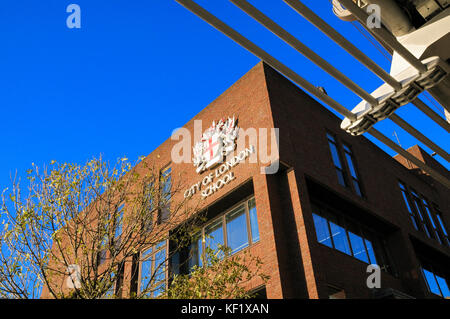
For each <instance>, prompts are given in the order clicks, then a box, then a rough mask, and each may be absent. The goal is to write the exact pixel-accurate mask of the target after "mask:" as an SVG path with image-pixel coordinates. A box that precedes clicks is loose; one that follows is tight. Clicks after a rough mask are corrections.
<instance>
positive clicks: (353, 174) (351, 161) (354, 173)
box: [343, 144, 363, 197]
mask: <svg viewBox="0 0 450 319" xmlns="http://www.w3.org/2000/svg"><path fill="white" fill-rule="evenodd" d="M343 148H344V154H345V159H346V160H347V165H348V168H349V169H350V177H351V178H352V181H353V188H354V189H355V192H356V194H358V195H359V196H361V197H362V196H363V193H362V190H361V183H360V181H359V174H358V172H357V169H356V165H355V159H354V157H353V153H352V150H351V148H350V147H349V146H348V145H345V144H343Z"/></svg>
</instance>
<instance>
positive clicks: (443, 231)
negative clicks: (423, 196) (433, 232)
mask: <svg viewBox="0 0 450 319" xmlns="http://www.w3.org/2000/svg"><path fill="white" fill-rule="evenodd" d="M432 206H433V213H434V217H435V218H436V221H437V224H438V226H439V227H438V229H439V232H440V234H441V236H442V238H441V239H445V240H444V241H445V243H446V244H447V246H448V247H450V238H449V235H448V234H449V233H448V228H447V225H446V224H445V221H444V220H443V219H442V212H441V210H440V209H439V206H438V205H437V204H436V203H432Z"/></svg>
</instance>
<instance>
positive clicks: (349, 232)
mask: <svg viewBox="0 0 450 319" xmlns="http://www.w3.org/2000/svg"><path fill="white" fill-rule="evenodd" d="M314 211H315V213H313V220H314V226H315V229H316V235H317V241H318V242H319V243H321V244H323V245H325V246H328V247H330V248H333V249H336V250H339V251H341V252H343V253H345V254H347V255H349V256H353V257H354V258H356V259H358V260H361V261H363V262H365V263H367V264H377V265H379V266H380V268H381V269H383V270H385V271H391V267H390V266H389V263H388V261H387V260H388V258H387V252H386V251H385V249H384V243H383V241H382V240H381V239H380V238H378V236H377V235H376V234H374V233H373V232H371V231H369V230H367V229H366V228H365V227H363V226H361V225H359V224H358V223H356V222H353V221H350V220H349V219H348V218H343V217H342V216H338V215H336V214H334V213H333V212H330V211H328V210H326V209H324V208H319V207H315V208H314Z"/></svg>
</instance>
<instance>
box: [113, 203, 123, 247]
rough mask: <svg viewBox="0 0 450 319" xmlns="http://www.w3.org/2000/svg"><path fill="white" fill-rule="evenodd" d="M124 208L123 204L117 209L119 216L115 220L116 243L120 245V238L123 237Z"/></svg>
mask: <svg viewBox="0 0 450 319" xmlns="http://www.w3.org/2000/svg"><path fill="white" fill-rule="evenodd" d="M123 207H124V204H121V205H120V206H119V208H118V209H117V215H116V218H115V219H114V224H115V225H114V242H115V243H117V244H120V236H122V230H123Z"/></svg>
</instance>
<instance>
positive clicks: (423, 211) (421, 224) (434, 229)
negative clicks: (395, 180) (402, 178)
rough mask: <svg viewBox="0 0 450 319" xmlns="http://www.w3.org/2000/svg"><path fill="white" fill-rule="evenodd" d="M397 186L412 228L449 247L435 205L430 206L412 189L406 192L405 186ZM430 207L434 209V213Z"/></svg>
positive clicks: (446, 235)
mask: <svg viewBox="0 0 450 319" xmlns="http://www.w3.org/2000/svg"><path fill="white" fill-rule="evenodd" d="M399 186H400V190H401V192H402V196H403V200H404V202H405V204H406V208H407V209H408V213H409V215H410V217H411V221H412V223H413V226H414V228H415V229H416V230H419V231H422V232H424V233H425V234H426V235H427V236H428V237H429V238H432V239H436V240H437V241H438V242H439V243H440V244H441V245H442V244H446V245H448V246H450V241H449V240H448V234H447V231H446V228H445V227H444V223H443V222H442V218H441V215H440V212H439V208H438V207H437V205H436V204H433V206H431V205H430V204H429V202H428V200H427V199H426V198H425V197H424V196H419V195H418V193H417V192H416V191H414V190H412V189H409V191H408V188H407V187H406V185H405V184H403V183H401V182H399ZM431 207H433V208H434V212H433V211H432V209H431Z"/></svg>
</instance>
